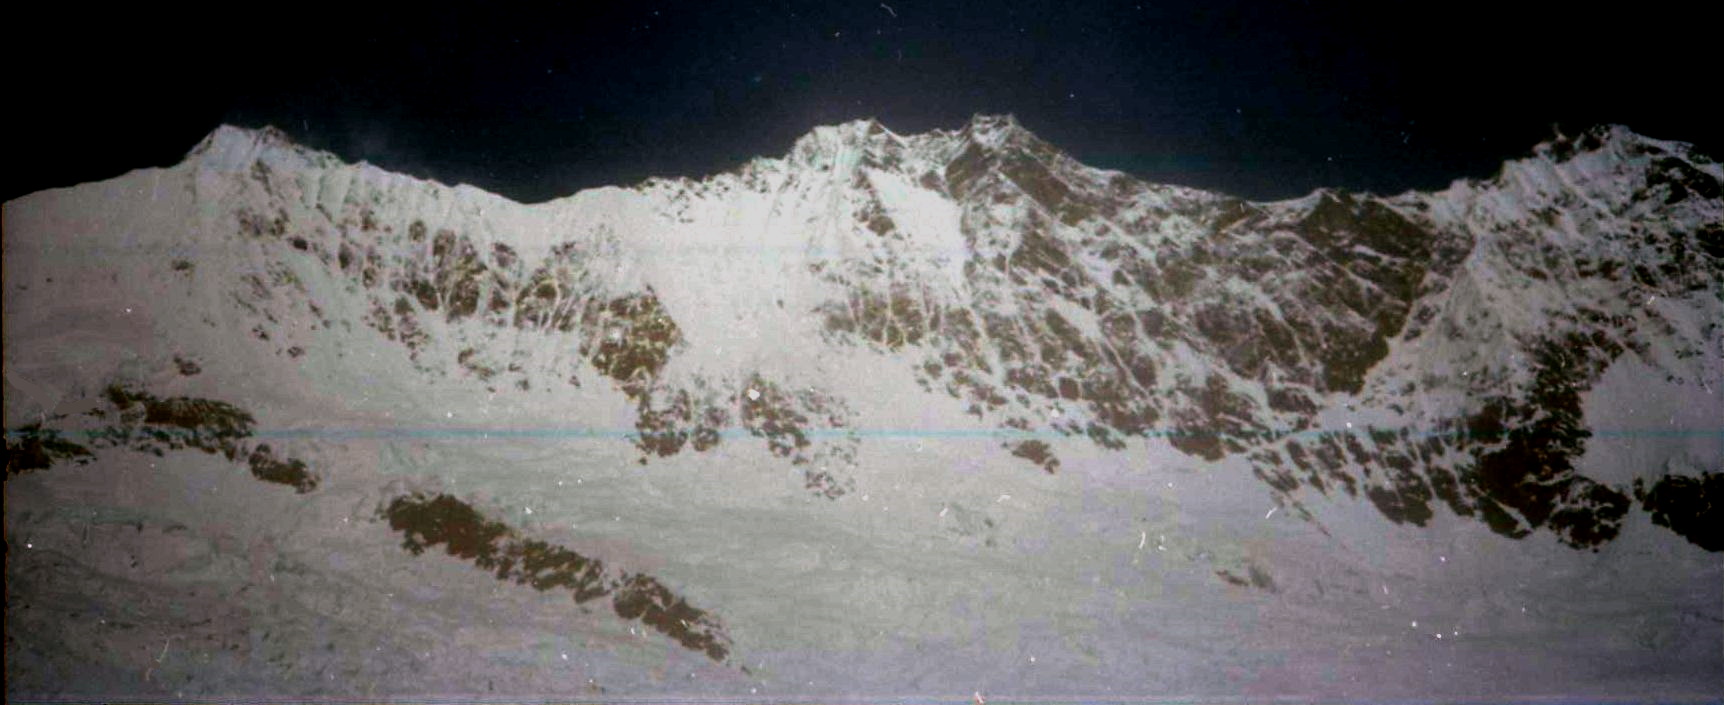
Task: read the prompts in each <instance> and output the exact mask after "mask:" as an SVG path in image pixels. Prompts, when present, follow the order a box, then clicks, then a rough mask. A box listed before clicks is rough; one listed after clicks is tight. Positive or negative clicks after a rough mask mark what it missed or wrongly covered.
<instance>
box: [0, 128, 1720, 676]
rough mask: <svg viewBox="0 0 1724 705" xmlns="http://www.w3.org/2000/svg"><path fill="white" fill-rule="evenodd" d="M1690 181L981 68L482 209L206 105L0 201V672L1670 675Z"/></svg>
mask: <svg viewBox="0 0 1724 705" xmlns="http://www.w3.org/2000/svg"><path fill="white" fill-rule="evenodd" d="M1721 184H1724V169H1721V168H1720V166H1719V165H1718V164H1717V163H1715V162H1712V161H1710V160H1709V159H1706V158H1705V157H1703V156H1701V155H1698V154H1694V153H1692V152H1691V151H1690V150H1689V149H1688V148H1687V147H1686V146H1685V145H1681V144H1675V143H1667V142H1660V141H1657V140H1651V139H1647V138H1644V137H1640V136H1638V135H1634V134H1632V133H1630V132H1628V131H1627V130H1624V129H1621V128H1609V129H1601V130H1596V131H1593V132H1589V133H1586V134H1585V135H1582V136H1580V137H1578V138H1575V139H1559V140H1556V141H1554V142H1551V143H1547V144H1544V145H1540V146H1539V147H1538V149H1537V150H1536V151H1535V154H1534V155H1533V156H1531V157H1529V158H1527V159H1524V160H1520V161H1516V162H1511V163H1510V164H1507V165H1505V167H1504V169H1503V171H1502V172H1501V173H1500V174H1499V175H1498V176H1496V177H1495V178H1493V179H1491V180H1488V181H1483V182H1457V183H1456V184H1455V185H1453V186H1452V187H1451V188H1449V189H1447V190H1445V191H1442V192H1439V193H1434V194H1419V193H1409V194H1403V195H1401V196H1396V197H1392V198H1382V197H1377V196H1372V195H1368V194H1351V193H1344V192H1337V191H1319V192H1318V193H1315V194H1312V195H1311V196H1309V197H1306V198H1302V199H1296V200H1293V201H1286V202H1279V203H1264V204H1259V203H1248V202H1243V201H1239V200H1237V199H1232V198H1228V197H1225V196H1222V195H1218V194H1210V193H1205V192H1200V191H1194V190H1191V189H1184V188H1179V187H1171V186H1162V185H1154V184H1145V183H1142V182H1139V181H1137V180H1135V179H1132V178H1131V177H1129V176H1127V175H1124V174H1120V173H1117V172H1109V171H1103V170H1096V169H1092V168H1089V167H1086V166H1084V165H1081V164H1079V163H1077V162H1075V161H1073V160H1072V159H1070V158H1069V157H1067V156H1065V155H1064V154H1062V153H1060V152H1059V151H1058V150H1057V149H1055V148H1053V147H1052V146H1050V145H1047V144H1046V143H1044V142H1042V141H1041V140H1039V139H1037V138H1036V137H1035V136H1034V135H1033V134H1031V133H1029V132H1028V131H1026V130H1025V129H1023V127H1022V126H1021V125H1018V124H1017V123H1016V121H1014V120H1012V119H1011V118H1009V117H1004V118H999V117H978V118H976V119H975V120H973V121H972V122H971V123H970V124H968V125H966V126H964V127H963V128H961V129H959V130H955V131H935V132H932V133H929V134H924V135H915V136H900V135H896V134H894V133H892V132H890V131H888V130H886V129H885V128H884V127H882V126H881V125H879V124H878V123H875V122H872V121H862V122H855V123H849V124H845V125H839V126H833V127H821V128H817V129H816V130H814V132H812V133H811V134H810V135H808V136H806V137H805V138H803V139H802V140H800V141H799V142H798V143H797V144H796V145H795V147H794V148H793V149H792V151H791V153H790V154H788V155H787V156H785V157H784V158H782V159H757V160H754V161H752V162H750V163H748V164H745V165H743V166H742V167H740V168H739V169H737V170H735V171H733V172H730V173H726V174H720V175H716V176H712V177H709V178H706V179H702V180H686V179H676V180H652V181H649V182H647V183H644V184H641V185H639V186H637V187H633V188H627V189H622V188H606V189H598V190H594V191H587V192H582V193H579V194H576V195H574V196H571V197H569V198H566V199H561V200H558V201H553V202H550V203H545V204H538V205H531V206H529V205H521V204H516V203H512V202H509V201H507V200H505V199H502V198H499V197H496V196H493V195H490V194H486V193H484V192H481V191H478V190H475V189H472V188H469V187H464V186H462V187H454V188H450V187H446V186H443V185H440V184H435V183H430V182H425V181H420V180H416V179H412V178H408V177H404V176H400V175H396V174H390V173H387V172H383V171H381V170H378V169H376V168H374V167H371V166H368V165H363V164H361V165H348V164H344V163H341V162H340V161H338V160H336V159H335V158H333V157H331V156H329V155H326V154H321V153H317V152H313V151H310V150H306V149H304V148H301V147H298V146H295V145H293V144H291V143H289V142H288V141H286V140H285V139H284V138H283V137H282V136H281V135H280V134H279V133H276V132H273V131H269V130H264V131H250V130H241V129H235V128H226V127H224V128H222V129H220V130H217V131H216V132H215V133H214V134H212V135H211V136H210V137H209V138H207V139H206V140H205V141H204V142H203V143H202V144H200V145H199V146H198V147H197V148H196V149H194V150H193V152H192V153H191V154H190V155H188V158H187V159H186V161H185V162H183V163H181V164H180V165H177V166H175V167H172V168H169V169H163V170H146V171H139V172H134V173H132V174H129V175H126V176H124V177H121V178H119V179H115V180H112V181H108V182H103V183H99V184H90V185H86V186H81V187H77V188H74V189H62V190H56V191H49V192H43V193H40V194H35V195H33V196H30V197H27V198H24V199H20V200H19V201H15V202H12V203H8V204H6V208H5V233H6V236H5V242H4V247H5V263H4V267H5V278H6V282H7V283H6V287H7V290H6V300H5V329H6V335H5V356H6V363H5V390H6V399H5V416H6V426H7V429H8V436H7V451H8V481H7V484H6V492H7V502H6V506H7V510H6V531H7V534H8V542H9V545H10V546H12V547H13V549H14V550H13V551H11V552H10V553H11V554H15V555H10V556H9V559H8V568H7V570H8V575H7V578H8V604H9V607H8V611H7V626H8V629H7V631H8V649H7V651H8V654H9V655H8V660H7V672H8V683H9V685H8V690H9V693H14V694H38V695H39V694H48V693H56V692H66V693H74V694H82V695H85V696H114V695H127V694H134V695H149V694H154V695H157V696H163V695H176V694H184V695H191V694H196V693H202V694H209V695H218V696H219V695H222V694H235V693H241V692H250V693H256V692H259V691H272V692H278V693H284V694H296V695H300V694H318V693H329V694H348V695H401V696H410V695H413V694H418V695H421V696H423V695H426V694H464V695H469V696H471V695H479V694H487V695H498V696H507V695H511V694H513V695H517V696H519V695H527V694H541V695H542V694H545V693H556V694H560V695H563V696H568V697H573V696H576V695H592V694H596V693H600V692H605V693H608V694H611V695H615V694H618V693H622V694H631V693H648V694H667V693H669V694H692V693H719V694H730V695H736V696H756V695H758V696H766V695H771V696H774V697H777V696H795V695H804V696H814V695H821V696H832V695H841V694H846V693H850V694H868V695H871V696H880V695H883V694H906V693H916V694H923V695H932V694H943V695H952V696H960V697H968V695H969V694H970V693H971V692H972V691H987V692H1008V693H1018V694H1025V695H1036V694H1040V695H1059V694H1065V695H1090V696H1094V695H1099V694H1103V693H1119V694H1144V693H1155V694H1176V695H1178V694H1215V693H1241V692H1246V693H1253V694H1277V695H1288V694H1304V695H1326V696H1349V695H1351V696H1360V697H1389V696H1454V695H1500V694H1504V693H1513V694H1527V695H1532V694H1550V693H1566V694H1583V695H1609V694H1630V693H1633V694H1643V693H1646V692H1651V691H1657V692H1661V693H1666V694H1674V695H1681V694H1684V693H1700V692H1711V691H1716V690H1717V688H1718V686H1719V685H1720V681H1719V679H1718V678H1719V677H1718V675H1717V674H1718V672H1719V671H1718V669H1716V668H1715V667H1716V665H1717V664H1718V663H1719V662H1720V660H1721V659H1724V654H1721V653H1720V651H1719V648H1720V645H1719V644H1718V643H1717V641H1716V639H1715V636H1716V632H1717V628H1718V624H1719V620H1720V619H1721V617H1720V613H1719V608H1718V606H1719V585H1720V584H1721V583H1720V577H1721V573H1724V570H1721V566H1720V563H1719V560H1718V557H1717V553H1715V552H1716V551H1719V550H1724V544H1721V542H1720V539H1719V537H1718V533H1717V529H1716V526H1717V525H1718V522H1717V515H1716V512H1714V511H1713V510H1712V509H1711V506H1712V504H1713V503H1715V502H1716V497H1717V496H1718V493H1719V492H1720V491H1724V490H1721V489H1720V487H1719V482H1720V480H1719V478H1720V477H1721V476H1724V475H1721V474H1720V473H1721V471H1724V467H1721V464H1724V430H1721V429H1720V425H1719V423H1718V421H1717V420H1718V419H1720V418H1724V398H1721V397H1720V396H1719V395H1718V390H1719V388H1720V386H1721V385H1724V327H1721V326H1720V322H1724V264H1721V259H1724V250H1721V249H1720V247H1721V245H1720V238H1721V237H1724V224H1721V223H1724V194H1721V193H1720V190H1721ZM235 464H238V465H240V466H241V467H245V468H248V469H249V470H250V473H251V475H252V476H253V477H255V478H256V479H260V480H264V481H265V484H257V483H255V482H254V481H252V480H248V479H244V478H243V477H240V478H239V479H236V476H235V475H233V473H232V471H231V470H230V468H232V467H233V466H234V465H235ZM270 483H273V484H279V485H284V486H283V487H272V486H271V485H270ZM1283 510H1284V511H1283ZM1660 526H1662V527H1664V528H1658V527H1660ZM1546 530H1548V533H1546ZM92 536H93V537H94V541H93V542H92ZM1552 536H1554V538H1555V539H1556V540H1551V537H1552ZM1517 539H1525V540H1517ZM20 544H23V545H25V546H26V548H25V549H24V550H23V551H22V552H19V551H17V550H16V547H17V546H18V545H20ZM403 546H405V547H406V548H407V549H408V550H402V547H403ZM1576 548H1585V549H1591V550H1589V551H1576V550H1574V549H1576ZM1647 575H1658V576H1660V579H1659V580H1656V581H1647V580H1644V577H1645V576H1647ZM13 604H18V605H20V606H19V607H16V608H14V607H12V606H11V605H13ZM92 620H93V621H92ZM176 640H178V643H177V644H176ZM200 640H201V641H200ZM605 688H608V689H610V690H601V689H605Z"/></svg>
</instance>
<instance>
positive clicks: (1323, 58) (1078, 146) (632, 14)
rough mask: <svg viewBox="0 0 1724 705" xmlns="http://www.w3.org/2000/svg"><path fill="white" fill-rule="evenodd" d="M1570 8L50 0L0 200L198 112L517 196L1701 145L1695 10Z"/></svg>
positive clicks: (1703, 39)
mask: <svg viewBox="0 0 1724 705" xmlns="http://www.w3.org/2000/svg"><path fill="white" fill-rule="evenodd" d="M1584 5H1585V4H1583V3H1563V4H1549V5H1544V6H1538V5H1534V4H1517V3H1511V2H1491V3H1466V2H1462V3H1453V2H1451V3H1443V4H1432V3H1396V2H1378V3H1372V4H1360V5H1353V6H1344V5H1337V4H1331V3H1254V4H1246V3H1233V2H1202V1H1198V2H1189V1H1182V2H1173V3H1168V2H1159V3H1158V2H1152V1H1150V0H1145V1H1144V2H1141V3H1140V2H1117V3H1112V2H1110V3H1088V4H1075V3H1067V2H1020V3H1008V2H997V3H996V2H952V3H940V4H935V3H931V2H927V1H925V0H891V1H889V2H886V3H884V6H883V5H882V3H880V2H879V1H878V0H857V1H855V2H843V3H819V4H816V3H735V4H729V3H726V4H718V3H714V4H710V5H694V4H678V3H663V4H655V3H653V2H642V3H633V2H610V3H603V4H590V5H573V6H566V7H562V8H560V9H555V10H545V9H542V8H539V9H533V10H512V11H506V12H497V11H494V10H490V9H481V8H480V7H479V5H478V4H475V5H473V6H470V7H467V8H465V9H457V10H445V9H426V8H419V9H412V10H403V11H381V10H379V11H372V10H364V9H360V8H358V7H357V4H350V5H346V6H343V5H336V6H330V7H322V8H315V7H312V6H305V5H298V4H295V5H292V6H291V7H292V8H293V9H274V8H277V7H281V8H287V7H289V6H273V5H268V4H265V5H253V6H248V8H255V9H247V10H245V11H244V12H243V13H239V12H237V11H236V12H235V13H234V14H229V15H219V16H218V15H213V14H209V13H204V12H198V11H174V10H164V9H162V8H161V7H159V6H157V5H156V4H137V5H135V7H134V9H129V10H122V11H119V14H115V13H113V12H109V11H106V10H97V9H94V8H91V7H89V6H87V5H83V4H74V3H61V4H60V5H59V6H58V7H57V8H53V9H50V10H49V11H48V16H46V17H44V18H42V19H40V20H38V21H36V22H33V23H25V22H23V21H22V20H19V21H15V22H13V23H11V24H10V26H9V28H8V29H9V31H8V37H7V41H6V42H5V43H4V44H5V49H4V51H5V55H6V65H7V67H8V69H9V71H10V74H11V75H10V77H9V79H10V80H8V81H6V82H5V84H4V85H5V92H4V94H5V95H6V97H7V101H6V102H7V104H8V107H9V109H8V110H7V113H8V116H7V117H8V119H7V123H8V129H6V130H5V139H6V145H7V146H6V155H7V168H6V182H5V192H4V197H5V198H8V199H9V198H13V197H15V196H18V195H20V194H23V193H28V192H30V191H34V190H37V189H41V188H46V187H50V186H63V185H70V184H73V183H77V182H81V181H89V180H94V179H100V178H107V177H111V176H115V175H117V174H120V173H123V172H124V171H126V170H128V169H130V168H133V167H141V166H151V165H167V164H171V163H174V162H176V161H178V160H179V158H180V157H181V156H182V155H183V154H184V153H185V152H186V150H188V149H189V148H190V147H191V146H192V145H193V144H195V143H196V141H197V140H198V139H199V138H201V137H202V136H203V135H205V134H207V133H208V132H209V131H210V130H211V129H213V128H214V127H215V126H216V125H218V124H220V123H222V122H230V123H234V124H240V125H248V126H262V125H265V124H274V125H276V126H278V127H280V128H282V129H283V130H285V131H286V132H287V133H288V134H290V135H292V136H293V137H294V138H295V139H297V140H299V141H301V142H303V143H307V144H310V145H312V146H315V147H319V148H323V149H328V150H330V151H333V152H335V153H336V154H338V155H340V156H341V157H343V158H345V159H348V160H359V159H365V160H369V161H371V162H373V163H376V164H380V165H382V166H384V167H387V168H390V169H394V170H397V171H404V172H407V173H411V174H415V175H419V176H424V177H430V178H435V179H438V180H440V181H444V182H447V183H458V182H466V183H471V184H474V185H476V186H479V187H481V188H485V189H487V190H491V191H495V192H498V193H502V194H504V195H506V196H510V197H512V198H515V199H517V200H523V201H529V202H531V201H540V200H545V199H547V198H552V197H556V196H559V195H564V194H568V193H571V192H573V191H575V190H578V189H580V188H585V187H591V186H596V185H602V184H628V183H634V182H638V181H639V180H641V179H643V178H645V177H647V176H653V175H660V176H673V175H686V176H699V175H703V174H707V173H711V172H715V171H720V170H723V169H727V168H730V167H732V166H734V165H736V164H737V163H739V162H741V161H744V160H746V159H747V158H749V157H751V156H755V155H762V156H777V155H781V154H783V153H784V152H785V151H786V150H788V148H789V146H790V144H791V142H792V141H793V140H794V139H795V138H796V137H797V136H799V135H801V134H803V133H805V132H807V131H808V130H809V128H811V127H812V126H814V125H817V124H829V123H834V122H839V121H844V120H849V119H854V118H861V117H877V118H879V119H880V120H881V121H882V122H884V123H885V124H886V125H887V126H888V127H890V128H892V129H894V130H896V131H899V132H919V131H923V130H926V129H929V128H935V127H957V126H959V125H961V124H963V122H964V121H965V120H966V119H967V118H968V117H969V116H970V115H971V114H973V113H978V112H990V113H992V112H1002V113H1003V112H1010V113H1015V114H1016V115H1017V116H1018V118H1019V119H1020V120H1021V121H1022V122H1023V123H1024V124H1025V125H1026V126H1027V127H1029V128H1030V129H1031V130H1033V131H1035V132H1036V133H1037V134H1039V135H1041V136H1042V137H1043V138H1045V139H1047V140H1048V141H1050V142H1052V143H1054V144H1055V145H1057V146H1060V147H1062V148H1064V149H1065V150H1067V151H1068V152H1070V153H1071V154H1072V155H1073V156H1075V157H1077V158H1078V159H1080V160H1082V161H1084V162H1086V163H1089V164H1093V165H1096V166H1104V167H1110V168H1116V169H1123V170H1126V171H1130V172H1133V173H1135V174H1138V175H1140V176H1143V177H1145V178H1149V179H1152V180H1157V181H1165V182H1171V183H1181V184H1187V185H1192V186H1199V187H1205V188H1212V189H1217V190H1221V191H1226V192H1230V193H1234V194H1238V195H1243V196H1248V197H1253V198H1282V197H1289V196H1294V195H1299V194H1302V193H1305V192H1308V191H1310V190H1311V189H1312V188H1315V187H1318V186H1343V187H1350V188H1360V189H1370V190H1374V191H1378V192H1396V191H1400V190H1403V189H1406V188H1430V187H1440V186H1442V185H1445V184H1447V183H1448V182H1449V181H1450V180H1451V179H1454V178H1457V177H1462V176H1486V175H1489V174H1490V173H1491V172H1493V171H1494V169H1495V166H1496V165H1497V163H1498V162H1500V161H1501V160H1502V159H1504V158H1507V157H1513V156H1517V155H1520V154H1524V153H1525V152H1526V151H1527V150H1528V149H1529V148H1530V147H1531V146H1532V145H1533V144H1534V143H1536V142H1538V141H1539V140H1541V139H1544V138H1546V137H1548V136H1549V135H1550V134H1552V132H1551V129H1552V125H1553V124H1555V123H1560V124H1561V125H1562V126H1563V127H1564V128H1565V129H1569V130H1574V129H1579V128H1582V127H1585V126H1587V125H1590V124H1594V123H1598V122H1619V123H1623V124H1626V125H1628V126H1629V127H1631V128H1633V129H1635V130H1636V131H1639V132H1641V133H1643V134H1647V135H1650V136H1653V137H1662V138H1669V139H1680V140H1685V141H1690V142H1696V143H1698V144H1699V145H1700V146H1701V147H1702V149H1703V150H1705V151H1708V152H1710V153H1712V154H1713V155H1715V156H1724V155H1719V154H1718V150H1717V149H1716V148H1715V147H1716V145H1718V144H1719V142H1720V140H1719V137H1720V136H1721V132H1724V129H1721V128H1720V125H1721V124H1724V119H1720V118H1719V117H1718V116H1717V115H1716V114H1715V113H1713V112H1711V111H1710V110H1709V109H1707V108H1706V107H1703V106H1705V105H1706V104H1708V103H1710V102H1711V101H1712V100H1713V99H1714V98H1715V97H1716V95H1717V93H1718V86H1719V77H1718V70H1717V57H1716V56H1715V55H1714V53H1715V52H1716V51H1717V46H1716V45H1717V39H1716V37H1715V36H1713V35H1714V34H1715V29H1716V25H1715V24H1714V23H1712V22H1711V21H1710V20H1711V18H1710V17H1706V16H1703V15H1702V11H1701V10H1700V9H1698V8H1700V7H1701V6H1703V5H1704V3H1691V2H1690V3H1680V4H1678V3H1671V4H1662V3H1660V2H1645V1H1641V2H1632V3H1617V4H1615V5H1616V6H1615V7H1614V8H1613V9H1609V10H1581V9H1579V8H1581V7H1583V6H1584ZM1511 7H1513V8H1518V9H1509V8H1511ZM1684 7H1692V8H1695V9H1684ZM260 11H261V12H265V13H268V12H275V13H277V14H276V15H275V16H273V17H271V16H257V15H255V14H254V13H256V12H260Z"/></svg>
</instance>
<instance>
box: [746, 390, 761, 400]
mask: <svg viewBox="0 0 1724 705" xmlns="http://www.w3.org/2000/svg"><path fill="white" fill-rule="evenodd" d="M748 400H749V401H759V400H760V390H758V389H754V388H749V390H748Z"/></svg>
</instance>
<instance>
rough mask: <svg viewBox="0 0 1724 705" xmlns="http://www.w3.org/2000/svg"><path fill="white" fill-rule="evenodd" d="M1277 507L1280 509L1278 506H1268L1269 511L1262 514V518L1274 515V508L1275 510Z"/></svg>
mask: <svg viewBox="0 0 1724 705" xmlns="http://www.w3.org/2000/svg"><path fill="white" fill-rule="evenodd" d="M1277 509H1280V507H1270V508H1269V513H1268V514H1264V515H1263V518H1264V519H1268V518H1269V517H1272V516H1275V510H1277Z"/></svg>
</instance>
